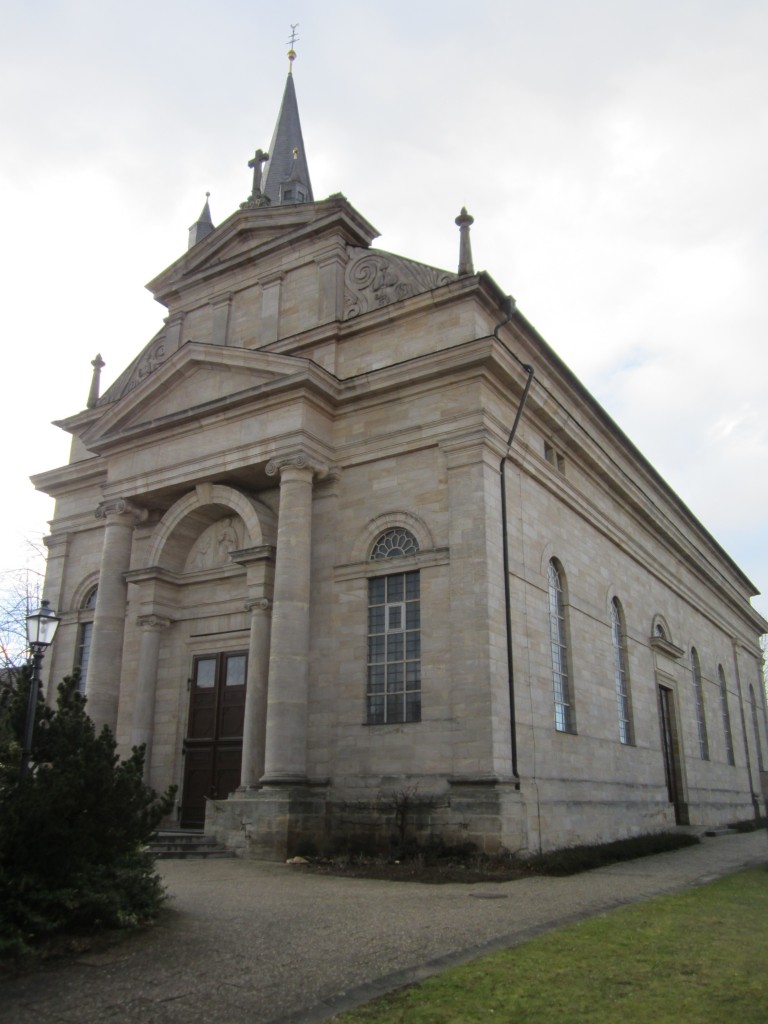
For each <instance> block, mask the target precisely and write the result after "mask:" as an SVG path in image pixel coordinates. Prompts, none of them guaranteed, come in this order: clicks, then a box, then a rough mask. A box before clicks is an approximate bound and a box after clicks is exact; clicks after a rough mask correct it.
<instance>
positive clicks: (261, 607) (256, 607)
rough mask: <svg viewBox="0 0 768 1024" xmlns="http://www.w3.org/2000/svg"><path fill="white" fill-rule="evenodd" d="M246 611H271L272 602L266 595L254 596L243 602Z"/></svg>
mask: <svg viewBox="0 0 768 1024" xmlns="http://www.w3.org/2000/svg"><path fill="white" fill-rule="evenodd" d="M245 610H246V611H247V612H271V611H272V602H271V601H270V599H269V598H268V597H255V598H252V599H251V600H249V601H246V602H245Z"/></svg>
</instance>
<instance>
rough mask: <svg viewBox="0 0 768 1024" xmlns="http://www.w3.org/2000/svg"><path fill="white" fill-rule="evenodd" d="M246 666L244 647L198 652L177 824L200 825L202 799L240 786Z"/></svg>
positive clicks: (224, 794) (218, 796)
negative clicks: (213, 652)
mask: <svg viewBox="0 0 768 1024" xmlns="http://www.w3.org/2000/svg"><path fill="white" fill-rule="evenodd" d="M247 668H248V656H247V654H246V652H245V651H232V652H229V651H227V652H224V653H219V654H202V655H199V656H197V657H195V659H194V661H193V664H192V678H191V680H190V693H189V717H188V719H187V735H186V738H185V740H184V789H183V792H182V799H181V827H182V828H202V827H203V824H204V822H205V802H206V798H211V799H214V800H224V799H225V798H226V797H228V796H229V794H230V793H231V792H233V791H234V790H235V789H237V787H238V786H239V785H240V766H241V762H242V755H243V723H244V720H245V681H246V674H247Z"/></svg>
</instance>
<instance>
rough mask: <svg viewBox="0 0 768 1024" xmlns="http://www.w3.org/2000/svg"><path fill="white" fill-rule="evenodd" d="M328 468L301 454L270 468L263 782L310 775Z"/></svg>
mask: <svg viewBox="0 0 768 1024" xmlns="http://www.w3.org/2000/svg"><path fill="white" fill-rule="evenodd" d="M316 472H318V473H321V474H324V472H325V469H324V468H322V469H321V468H320V467H318V466H312V465H310V463H309V461H308V460H307V458H306V457H305V456H303V455H299V456H296V457H293V458H290V459H283V460H275V461H273V462H270V463H269V464H268V465H267V475H268V476H274V475H275V474H276V473H280V510H279V518H278V524H277V551H276V557H275V589H274V610H273V612H272V636H271V642H270V657H269V688H268V697H267V735H266V742H265V757H264V775H263V777H262V780H261V781H262V782H265V783H279V782H301V781H306V774H307V692H308V679H309V591H310V555H311V527H312V477H313V476H314V474H315V473H316Z"/></svg>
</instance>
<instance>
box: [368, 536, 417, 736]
mask: <svg viewBox="0 0 768 1024" xmlns="http://www.w3.org/2000/svg"><path fill="white" fill-rule="evenodd" d="M418 551H419V544H418V541H417V540H416V538H415V537H414V535H413V534H412V533H410V531H408V530H404V529H402V528H400V527H397V528H395V529H392V530H387V531H386V532H385V533H382V534H381V536H380V537H379V538H378V539H377V540H376V542H375V544H374V545H373V549H372V551H371V561H372V562H376V561H382V560H385V559H386V560H389V559H395V558H404V557H407V556H408V555H415V554H417V553H418ZM419 721H421V610H420V579H419V571H418V569H415V570H412V571H410V572H399V573H394V574H392V575H387V576H375V577H372V578H371V579H369V580H368V682H367V689H366V722H367V723H368V725H386V724H390V723H393V722H419Z"/></svg>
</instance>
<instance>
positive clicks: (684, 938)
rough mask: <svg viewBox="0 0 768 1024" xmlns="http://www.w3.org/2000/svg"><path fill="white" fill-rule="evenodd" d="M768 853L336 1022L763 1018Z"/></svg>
mask: <svg viewBox="0 0 768 1024" xmlns="http://www.w3.org/2000/svg"><path fill="white" fill-rule="evenodd" d="M766 963H768V865H765V866H762V867H760V868H752V869H750V870H747V871H742V872H739V873H738V874H735V875H731V876H729V877H727V878H724V879H721V880H720V881H717V882H713V883H711V884H709V885H706V886H702V887H700V888H697V889H692V890H687V891H686V892H683V893H681V894H679V895H675V896H666V897H659V898H656V899H653V900H650V901H648V902H646V903H641V904H635V905H633V906H631V907H623V908H620V909H618V910H614V911H611V912H609V913H606V914H603V915H600V916H599V917H595V918H590V919H588V920H585V921H583V922H580V923H579V924H575V925H569V926H566V927H563V928H559V929H556V930H555V931H553V932H550V933H548V934H547V935H545V936H542V937H541V938H538V939H535V940H533V941H531V942H528V943H525V944H524V945H522V946H518V947H516V948H513V949H508V950H503V951H501V952H499V953H494V954H491V955H490V956H486V957H482V958H481V959H479V960H475V961H473V962H472V963H469V964H465V965H463V966H461V967H456V968H453V969H450V970H448V971H445V972H444V973H443V974H440V975H439V976H436V977H434V978H430V979H429V980H427V981H425V982H423V983H422V984H419V985H414V986H412V987H409V988H406V989H402V990H401V991H399V992H395V993H393V994H391V995H388V996H383V997H382V998H380V999H377V1000H374V1001H373V1002H372V1003H369V1004H367V1005H365V1006H363V1007H360V1008H358V1009H357V1010H354V1011H351V1012H349V1013H345V1014H340V1015H338V1016H335V1017H333V1018H332V1019H333V1020H334V1021H335V1022H337V1024H475V1022H477V1024H480V1022H482V1024H488V1022H489V1021H493V1022H497V1024H513V1022H514V1024H553V1022H557V1024H561V1022H564V1024H571V1022H588V1024H616V1022H617V1021H620V1022H621V1024H666V1022H669V1024H672V1022H674V1024H721V1022H727V1024H737V1022H738V1024H766V1022H767V1021H768V971H766Z"/></svg>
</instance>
